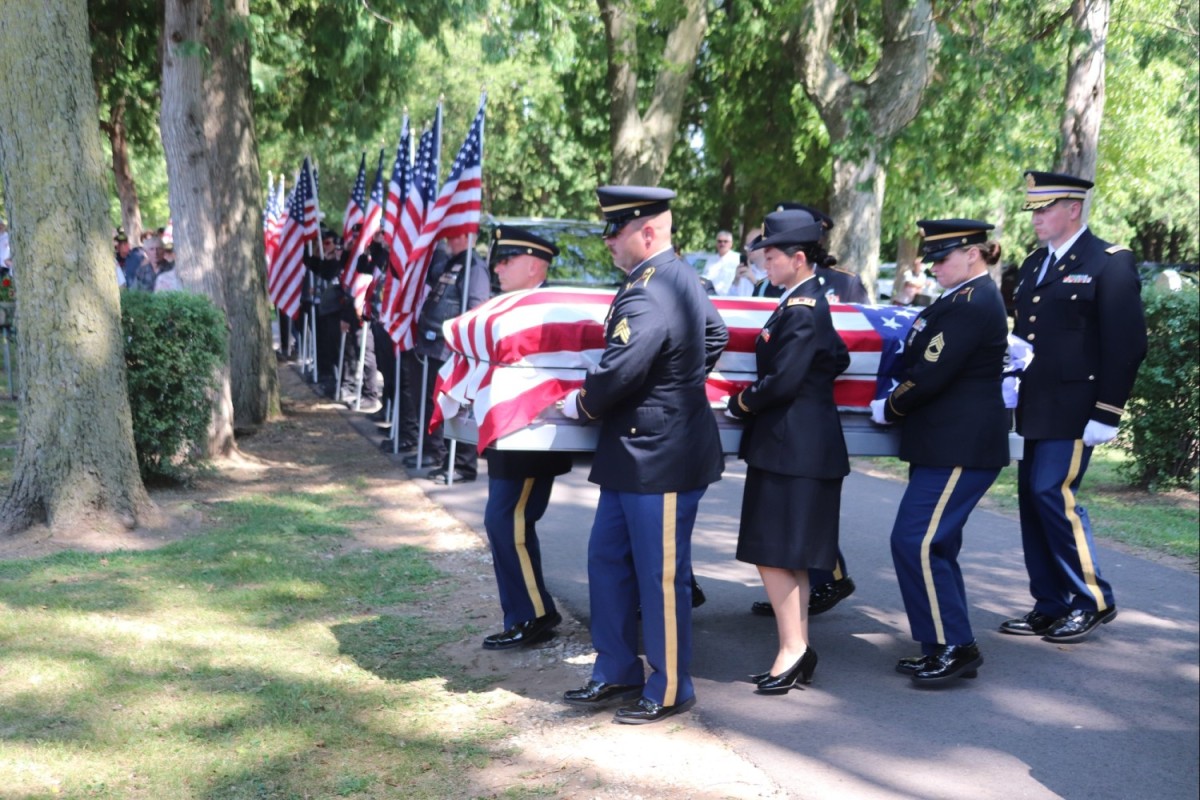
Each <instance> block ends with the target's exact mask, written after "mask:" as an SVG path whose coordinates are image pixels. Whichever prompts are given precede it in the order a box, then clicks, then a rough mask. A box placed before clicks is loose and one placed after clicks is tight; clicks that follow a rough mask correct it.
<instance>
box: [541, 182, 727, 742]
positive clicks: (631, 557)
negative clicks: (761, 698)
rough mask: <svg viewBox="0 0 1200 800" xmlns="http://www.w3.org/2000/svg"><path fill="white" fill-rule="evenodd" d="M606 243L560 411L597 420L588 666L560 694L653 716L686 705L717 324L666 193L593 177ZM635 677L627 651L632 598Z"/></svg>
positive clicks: (620, 717) (715, 464) (716, 438)
mask: <svg viewBox="0 0 1200 800" xmlns="http://www.w3.org/2000/svg"><path fill="white" fill-rule="evenodd" d="M596 194H597V195H598V197H599V200H600V208H601V210H602V211H603V213H604V217H605V220H606V222H607V224H606V225H605V228H604V242H605V245H606V246H607V247H608V250H609V252H610V253H611V254H612V257H613V262H614V263H615V264H616V266H617V267H618V268H619V269H620V270H621V271H622V272H625V273H626V274H627V275H628V280H626V282H625V283H624V284H623V285H622V286H621V287H620V288H619V289H618V290H617V294H616V297H615V298H614V299H613V303H612V305H611V306H610V307H609V312H608V319H607V320H606V322H605V326H604V327H605V348H604V353H603V355H602V356H601V359H600V363H599V364H598V365H597V366H596V367H594V368H593V369H592V370H590V371H589V373H588V375H587V378H586V379H585V380H584V384H583V388H582V389H578V390H575V391H573V392H571V393H570V394H569V395H567V397H566V399H565V401H564V405H563V413H564V414H566V415H567V416H568V417H572V418H580V419H584V420H589V421H590V420H599V421H600V424H601V429H600V439H599V442H598V444H597V446H596V455H595V458H594V461H593V464H592V472H591V475H590V477H589V479H590V480H591V481H592V482H593V483H597V484H599V485H600V501H599V505H598V506H597V508H596V517H595V521H594V522H593V524H592V533H591V539H590V540H589V543H588V581H589V585H590V595H591V614H592V623H591V632H592V644H593V646H594V647H595V648H596V653H597V656H596V664H595V666H594V667H593V669H592V678H591V680H590V681H588V683H587V685H586V686H584V687H583V688H581V689H575V690H571V691H568V692H567V693H566V694H565V695H564V698H563V699H564V700H565V702H567V703H569V704H571V705H576V706H583V707H601V706H605V705H608V704H609V703H611V702H613V701H616V700H622V699H623V700H636V702H635V703H633V704H632V705H627V706H624V707H622V708H620V709H618V711H617V713H616V716H615V717H614V719H615V721H616V722H621V723H629V724H640V723H647V722H656V721H658V720H660V719H663V718H665V717H669V716H671V715H672V714H676V713H678V712H680V711H684V710H686V709H688V708H690V707H691V706H692V705H693V703H694V702H695V690H694V688H693V686H692V679H691V675H690V673H689V667H690V662H691V655H692V638H691V621H692V616H691V615H692V589H691V577H692V558H691V556H692V553H691V537H692V526H693V524H694V523H695V520H696V511H697V508H698V506H699V504H700V498H701V497H702V496H703V495H704V492H705V490H706V489H707V488H708V485H709V484H710V483H713V482H714V481H717V480H720V477H721V471H722V468H723V466H724V465H723V458H722V454H721V441H720V435H719V434H718V431H717V423H716V420H715V419H714V417H713V414H712V410H711V408H710V407H709V404H708V398H707V396H706V393H705V381H706V378H707V375H708V372H709V371H710V370H711V369H712V368H713V366H714V365H715V364H716V362H717V358H718V357H719V356H720V354H721V351H722V350H723V349H724V348H725V344H726V342H727V341H728V339H729V332H728V331H727V330H726V328H725V323H724V322H723V321H722V320H721V317H720V315H719V314H718V313H717V310H716V308H715V307H714V306H713V304H712V301H710V300H709V299H708V296H707V295H706V294H705V293H704V289H703V288H702V287H701V286H700V282H699V281H698V280H696V272H695V270H693V269H692V268H691V267H690V266H689V265H688V264H687V263H686V262H685V261H683V260H681V259H680V258H679V257H678V256H676V255H675V251H674V248H672V247H671V213H670V202H671V199H672V198H673V197H674V196H675V193H674V192H672V191H670V190H668V189H661V188H652V187H645V186H604V187H601V188H599V189H597V191H596ZM639 602H640V605H641V612H642V614H641V616H642V633H643V639H644V641H645V646H646V650H645V652H646V659H647V661H648V662H649V664H650V676H649V678H648V679H647V678H646V675H645V672H644V667H643V664H642V660H641V658H639V657H638V653H639V648H638V623H637V619H638V605H639Z"/></svg>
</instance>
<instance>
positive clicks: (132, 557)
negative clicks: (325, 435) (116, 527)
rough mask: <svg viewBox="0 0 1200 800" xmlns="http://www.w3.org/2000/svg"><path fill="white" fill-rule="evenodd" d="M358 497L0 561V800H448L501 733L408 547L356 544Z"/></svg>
mask: <svg viewBox="0 0 1200 800" xmlns="http://www.w3.org/2000/svg"><path fill="white" fill-rule="evenodd" d="M354 498H355V493H354V492H353V491H350V490H347V489H338V490H335V491H330V492H324V493H290V494H283V495H274V496H271V497H253V498H249V499H246V500H242V501H238V502H235V503H224V504H220V505H218V506H216V507H214V508H213V509H212V519H213V528H212V529H211V530H210V531H209V532H208V533H206V534H204V535H200V536H196V537H194V538H191V539H188V540H185V541H181V542H178V543H175V544H173V545H170V546H168V547H164V548H162V549H160V550H156V551H152V552H138V553H131V552H119V553H111V554H108V555H104V556H101V555H95V554H81V553H63V554H59V555H56V556H53V557H50V558H43V559H37V560H31V561H14V562H7V563H3V564H0V651H2V652H3V653H4V658H3V659H2V660H0V787H4V788H3V790H0V796H4V797H10V796H11V797H101V798H165V797H170V798H260V797H270V798H290V797H295V798H302V797H351V798H353V797H361V798H366V797H379V796H389V797H406V798H408V797H415V798H420V797H427V798H437V797H445V796H450V795H453V794H454V791H453V787H454V782H455V781H457V780H458V778H459V774H460V772H461V770H462V769H463V768H465V767H466V766H469V765H474V766H478V765H480V764H482V763H484V762H485V761H486V759H487V757H488V756H487V753H488V750H487V746H488V744H489V743H490V742H491V741H492V740H494V739H496V738H498V737H499V736H500V735H501V732H500V731H498V730H493V729H491V728H489V727H488V726H487V725H486V724H485V723H482V722H480V721H479V720H478V719H477V718H476V717H475V716H474V715H466V716H464V715H463V714H462V713H461V711H458V712H454V713H455V718H456V720H457V724H456V725H454V726H449V727H448V726H447V725H446V724H445V717H444V715H445V714H449V713H452V712H451V709H461V707H462V705H463V704H464V703H465V705H466V707H467V708H468V709H471V708H472V707H476V706H478V705H479V704H481V703H483V702H484V700H483V696H482V695H478V694H476V693H475V692H476V690H478V689H481V688H483V686H482V685H481V684H479V683H477V682H473V681H469V680H467V679H466V678H465V677H464V676H463V675H462V674H460V673H457V672H455V671H454V670H453V669H450V668H448V667H447V665H446V660H445V659H444V658H439V657H438V647H439V646H441V645H442V644H444V643H446V642H448V641H454V640H457V639H459V638H460V637H461V636H462V635H463V634H464V631H462V630H437V629H433V628H431V627H430V626H429V625H428V624H426V623H425V622H423V621H422V620H421V619H420V618H419V617H417V616H415V615H406V614H405V605H406V604H409V603H412V602H413V601H414V600H417V599H422V600H428V599H429V598H431V597H433V598H436V596H437V594H438V592H439V591H443V590H442V589H440V588H439V586H438V585H437V583H436V580H437V578H438V577H439V575H438V573H437V572H436V571H435V570H434V569H433V568H432V567H431V565H430V564H429V563H428V562H427V561H426V560H425V558H424V556H423V555H422V554H421V553H420V552H419V551H417V550H414V549H411V548H408V549H405V548H402V549H399V550H395V551H387V552H379V551H365V550H362V549H359V548H356V547H352V546H348V545H349V544H350V542H349V540H348V539H347V538H346V537H345V533H346V529H345V527H344V526H345V524H346V523H348V522H350V521H355V520H363V519H367V518H369V516H370V510H369V509H366V508H364V507H361V506H359V505H357V504H356V503H355V502H354Z"/></svg>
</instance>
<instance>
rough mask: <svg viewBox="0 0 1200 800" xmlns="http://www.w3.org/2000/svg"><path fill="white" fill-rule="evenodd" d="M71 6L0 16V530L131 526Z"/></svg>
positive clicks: (120, 381) (90, 130)
mask: <svg viewBox="0 0 1200 800" xmlns="http://www.w3.org/2000/svg"><path fill="white" fill-rule="evenodd" d="M86 31H87V8H86V4H85V3H84V2H83V0H44V2H40V3H31V4H28V5H24V6H22V8H21V10H20V12H19V13H17V12H16V11H15V10H12V9H10V10H9V12H6V13H4V14H0V76H3V77H2V78H0V81H2V82H3V87H2V89H0V91H2V93H3V96H4V102H3V103H0V169H3V175H4V186H5V189H6V192H7V198H6V199H7V208H8V211H9V214H10V221H11V226H12V242H13V250H14V253H15V256H16V258H15V261H16V262H17V263H18V264H19V265H20V272H19V275H18V276H17V277H18V294H17V308H18V314H19V317H20V324H19V325H18V326H17V353H18V359H19V363H20V364H21V376H20V377H21V387H20V391H21V414H20V431H19V444H18V446H17V455H16V462H15V465H14V470H13V480H12V484H11V485H10V487H9V491H8V495H7V497H6V498H5V499H4V501H3V504H0V533H13V532H16V531H19V530H23V529H24V528H27V527H29V526H30V525H32V524H35V523H38V522H46V523H47V524H48V525H49V526H50V528H51V529H52V530H53V531H55V532H59V531H61V532H63V533H72V532H75V531H78V530H81V529H88V528H91V527H95V526H103V525H108V524H112V523H114V522H116V523H119V524H121V525H124V526H126V527H134V526H136V525H137V524H138V522H139V520H140V519H141V518H142V517H143V516H144V515H146V514H149V513H150V512H151V510H152V506H151V503H150V498H149V496H148V495H147V494H146V490H145V488H144V487H143V486H142V480H141V477H140V476H139V474H138V466H137V457H136V454H135V451H134V444H133V427H132V423H131V421H130V410H129V396H128V394H127V389H126V382H125V350H124V345H123V338H122V335H121V303H120V295H119V291H118V289H117V282H116V273H115V265H114V262H113V256H112V236H111V234H112V232H111V227H110V223H109V221H108V192H107V188H106V187H107V175H106V170H105V167H104V163H103V161H104V155H103V149H102V147H101V143H100V133H99V130H98V129H97V127H96V119H97V118H98V111H97V108H96V97H95V93H94V92H93V89H92V78H91V73H92V68H91V62H90V56H89V51H88V42H87V33H86Z"/></svg>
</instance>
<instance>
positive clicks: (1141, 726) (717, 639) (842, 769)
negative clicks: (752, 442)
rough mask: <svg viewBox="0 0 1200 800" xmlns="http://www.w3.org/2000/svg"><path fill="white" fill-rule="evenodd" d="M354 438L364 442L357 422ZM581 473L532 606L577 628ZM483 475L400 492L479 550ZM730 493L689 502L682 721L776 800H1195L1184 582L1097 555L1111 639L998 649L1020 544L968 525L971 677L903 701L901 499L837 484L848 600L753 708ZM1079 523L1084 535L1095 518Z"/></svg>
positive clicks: (1022, 592)
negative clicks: (976, 650)
mask: <svg viewBox="0 0 1200 800" xmlns="http://www.w3.org/2000/svg"><path fill="white" fill-rule="evenodd" d="M353 424H355V426H356V427H358V428H359V430H361V431H363V432H364V433H367V432H368V431H369V430H371V428H370V426H369V423H366V422H365V420H363V418H362V417H361V416H357V417H356V418H355V419H354V421H353ZM372 432H373V431H372ZM372 438H373V439H374V437H372ZM587 473H588V468H587V464H586V463H579V464H577V465H576V467H575V470H574V472H572V473H571V474H569V475H567V476H564V477H563V478H560V479H559V480H558V482H557V483H556V485H555V489H554V494H553V496H552V499H551V504H550V510H549V511H548V513H547V515H546V517H545V519H544V520H543V521H542V523H541V524H540V525H539V534H540V536H541V539H542V550H543V561H544V567H545V573H546V581H547V583H548V584H549V588H550V591H551V592H552V593H553V594H554V596H555V598H556V599H557V600H558V602H559V604H560V605H561V606H563V607H564V608H565V609H566V610H568V611H569V612H570V613H571V614H573V615H574V616H576V617H577V618H579V619H580V620H582V621H584V622H585V623H586V621H587V619H588V615H589V611H588V605H589V603H588V592H587V557H586V556H587V539H588V533H589V530H590V527H591V521H592V516H593V513H594V509H595V505H596V499H597V496H598V489H597V488H596V487H595V486H594V485H592V484H590V483H588V482H587ZM417 474H420V473H417ZM485 476H486V466H485V462H484V460H483V459H480V479H479V481H477V482H475V483H468V484H460V485H458V486H454V487H443V486H435V485H434V484H433V483H431V482H429V481H426V480H423V479H421V478H417V481H418V483H419V484H420V485H421V486H422V487H423V488H425V489H426V491H427V493H428V494H429V496H430V497H432V498H433V499H435V500H436V501H437V502H439V503H440V504H442V505H443V506H444V507H445V508H446V509H447V510H449V511H450V512H451V513H452V514H454V515H455V516H456V517H458V518H459V519H461V520H462V521H464V522H465V523H467V524H468V525H470V526H471V527H472V528H474V529H475V530H476V531H477V532H479V534H480V535H481V536H483V535H484V533H483V507H484V502H485V499H486V493H487V483H486V477H485ZM744 477H745V469H744V465H743V464H742V463H741V462H740V461H737V460H736V459H732V458H730V459H729V460H728V461H727V463H726V471H725V474H724V477H723V479H722V480H721V481H720V482H719V483H717V484H714V485H713V486H711V487H710V488H709V490H708V492H707V494H706V495H705V497H704V500H703V501H702V502H701V505H700V516H699V519H698V520H697V523H696V529H695V534H694V536H693V560H694V566H695V571H696V573H697V576H698V579H699V581H700V583H701V586H702V587H703V589H704V591H705V593H706V594H707V596H708V602H707V603H706V604H705V605H704V606H703V607H702V608H700V609H698V610H697V611H696V613H695V615H694V619H693V625H694V658H693V665H692V672H693V677H694V679H695V682H696V691H697V697H698V702H697V705H696V708H695V710H694V711H693V712H692V713H696V714H699V715H701V718H702V720H703V721H704V723H705V724H706V725H707V726H708V727H709V728H711V729H712V730H714V731H715V732H716V733H718V734H719V735H720V736H722V737H723V738H725V739H726V741H728V742H729V743H730V744H731V746H732V747H733V748H734V749H735V750H736V751H737V752H739V753H740V754H741V755H743V756H744V757H745V758H747V759H748V760H750V761H751V762H752V763H754V764H755V765H757V766H758V767H760V768H761V769H763V770H764V771H765V772H766V773H767V774H769V775H770V776H771V777H772V778H773V779H774V780H775V781H776V782H777V783H778V784H779V786H780V787H782V788H783V789H784V790H785V791H787V792H788V794H789V796H791V797H795V798H855V799H857V798H864V799H865V800H873V799H874V798H939V799H940V798H955V799H957V798H973V799H974V798H980V799H982V798H1003V800H1010V799H1012V798H1052V797H1063V798H1186V799H1187V800H1195V798H1196V797H1197V792H1198V785H1200V770H1198V768H1197V765H1198V763H1200V724H1198V718H1200V663H1198V659H1200V584H1198V582H1197V577H1196V575H1195V574H1194V573H1192V572H1191V571H1188V570H1181V569H1178V568H1175V567H1171V566H1165V565H1162V564H1158V563H1155V562H1153V561H1149V560H1147V559H1144V558H1139V557H1137V556H1133V555H1129V554H1127V553H1124V552H1120V551H1118V550H1114V549H1112V548H1109V547H1101V548H1100V550H1101V567H1102V569H1103V570H1104V574H1105V576H1106V577H1107V578H1108V579H1109V581H1110V582H1111V583H1112V584H1113V587H1114V590H1115V592H1116V597H1117V605H1118V609H1119V616H1118V618H1117V619H1116V620H1114V621H1113V622H1112V623H1111V624H1109V625H1105V626H1102V627H1101V628H1100V630H1099V632H1098V633H1095V634H1093V636H1092V637H1091V638H1090V639H1088V640H1086V641H1084V642H1081V643H1078V644H1073V645H1055V644H1051V643H1049V642H1045V641H1042V640H1041V639H1040V638H1036V637H1015V636H1006V635H1003V634H1000V633H999V632H998V631H997V626H998V625H999V624H1000V622H1001V621H1003V620H1004V619H1007V618H1008V617H1010V616H1017V615H1020V614H1023V613H1025V612H1026V611H1028V610H1029V609H1030V608H1032V601H1031V600H1030V598H1029V595H1028V589H1027V578H1026V575H1025V569H1024V565H1023V561H1022V555H1021V542H1020V533H1019V528H1018V525H1017V522H1016V520H1015V519H1013V518H1011V517H1007V516H1003V515H1000V514H996V513H991V512H985V511H982V510H977V511H976V512H975V514H974V515H973V516H972V517H971V521H970V523H969V525H968V527H967V530H966V536H965V543H964V547H963V551H962V555H961V563H962V566H963V571H964V578H965V581H966V585H967V592H968V599H969V602H970V604H971V622H972V624H973V626H974V628H975V633H976V636H977V638H978V641H979V645H980V648H981V649H982V651H983V655H984V662H985V663H984V665H983V667H982V668H981V669H980V671H979V677H978V678H977V679H976V680H958V681H956V682H955V683H953V684H951V685H949V686H946V687H944V688H941V689H919V688H916V687H915V686H913V685H912V682H911V681H910V680H909V679H907V678H905V677H903V676H901V675H898V674H896V673H895V672H894V671H893V665H894V664H895V661H896V659H897V658H899V657H901V656H906V655H912V654H914V653H916V652H917V649H916V648H915V647H914V645H913V643H912V641H911V639H910V637H909V634H908V623H907V619H906V617H905V614H904V606H903V603H902V601H901V598H900V591H899V589H898V588H897V585H896V578H895V574H894V571H893V568H892V563H891V554H890V550H889V547H888V536H889V534H890V531H891V525H892V520H893V517H894V515H895V509H896V507H897V505H898V503H899V501H900V497H901V494H902V492H903V490H904V484H903V483H901V482H899V481H893V480H885V479H881V478H874V477H871V476H868V475H865V474H862V473H860V472H858V471H855V472H854V473H852V474H851V475H850V476H849V477H848V478H847V479H846V482H845V484H844V488H843V494H842V528H841V541H842V548H843V552H844V553H845V555H846V559H847V563H848V565H849V571H850V575H851V577H853V578H854V580H855V582H856V583H857V585H858V590H857V591H856V592H855V594H854V595H853V596H851V597H850V598H848V599H847V600H844V601H843V602H842V603H841V604H840V605H838V606H837V608H835V609H833V610H832V611H830V612H828V613H827V614H824V615H822V616H820V617H815V618H814V619H813V620H812V622H811V626H810V634H811V636H812V642H813V646H814V647H815V649H816V650H817V652H818V654H819V655H820V662H819V665H818V667H817V670H816V674H815V676H814V682H813V684H812V685H810V686H808V687H805V689H804V690H803V691H792V692H790V693H789V694H787V695H786V696H783V697H764V696H758V695H755V694H754V693H753V692H752V688H751V686H750V684H749V683H748V682H746V676H747V674H749V673H752V672H758V671H760V670H763V669H766V668H767V667H769V666H770V663H771V661H772V659H773V656H774V651H775V641H776V639H775V627H774V622H773V620H770V619H764V618H759V617H755V616H752V615H751V614H750V613H749V609H750V604H751V602H753V601H754V600H758V599H764V598H765V595H764V593H763V591H762V588H761V583H760V581H759V579H758V575H757V572H756V570H755V569H754V567H752V566H750V565H748V564H742V563H740V562H738V561H736V560H734V557H733V554H734V550H735V547H736V543H737V525H738V514H739V510H740V507H741V493H742V483H743V480H744ZM1085 488H1086V481H1085ZM1095 522H1096V527H1097V529H1098V530H1099V531H1101V532H1102V531H1103V529H1104V519H1103V517H1102V516H1101V518H1100V519H1098V520H1095ZM498 616H499V609H497V618H498ZM568 688H573V687H567V686H564V687H563V689H568ZM631 735H633V734H631ZM640 735H644V733H642V734H640Z"/></svg>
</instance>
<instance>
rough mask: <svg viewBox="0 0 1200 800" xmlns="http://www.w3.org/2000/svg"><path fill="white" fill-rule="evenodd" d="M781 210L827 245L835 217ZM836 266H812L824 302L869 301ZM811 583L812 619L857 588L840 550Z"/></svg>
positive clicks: (775, 293) (767, 609) (765, 606)
mask: <svg viewBox="0 0 1200 800" xmlns="http://www.w3.org/2000/svg"><path fill="white" fill-rule="evenodd" d="M780 211H803V212H806V213H808V214H810V215H812V217H813V219H815V220H816V221H817V222H818V223H819V224H820V225H821V228H822V229H823V231H824V233H823V234H822V237H821V242H820V244H821V245H822V246H824V244H825V240H826V237H827V236H828V234H829V231H830V229H832V228H833V217H831V216H829V215H828V214H826V213H825V212H823V211H819V210H817V209H815V208H813V207H812V206H806V205H805V204H803V203H797V202H794V201H791V200H788V201H784V202H782V203H778V204H776V206H775V212H776V213H778V212H780ZM836 263H837V258H835V257H834V256H832V255H829V254H828V252H826V254H825V258H824V259H823V260H822V262H821V263H820V264H814V265H813V271H814V272H815V273H816V275H817V280H818V281H819V283H820V290H821V293H822V294H824V295H825V299H826V300H827V301H828V302H830V303H838V302H841V303H865V302H867V290H866V288H865V287H864V286H863V282H862V278H860V277H859V276H858V275H856V274H854V273H853V272H847V271H846V270H843V269H834V267H833V265H834V264H836ZM764 284H765V286H764ZM769 286H770V281H768V280H767V279H766V278H763V280H762V281H761V282H760V283H759V284H758V285H756V287H755V292H754V294H755V296H757V297H779V296H780V295H781V294H782V291H781V290H778V289H777V288H772V289H768V288H767V287H769ZM815 289H816V287H812V286H811V285H810V284H807V283H806V284H805V287H804V292H805V294H806V295H809V296H811V295H812V293H813V292H814V291H815ZM760 290H761V291H760ZM808 580H809V584H810V587H811V588H810V589H809V592H808V615H809V616H810V617H815V616H817V615H818V614H824V613H825V612H826V611H829V610H830V609H832V608H833V607H834V606H836V605H837V604H838V603H840V602H842V601H843V600H845V599H846V598H847V597H849V596H850V595H852V594H854V590H855V588H856V587H855V585H854V579H853V578H851V577H850V575H849V574H848V573H847V570H846V557H845V556H844V555H842V551H841V548H838V555H837V563H836V564H834V567H833V569H832V570H828V569H810V570H809V571H808ZM750 612H751V613H753V614H757V615H758V616H760V617H771V616H774V615H775V609H773V608H772V607H771V604H770V603H769V602H767V601H766V600H756V601H754V603H752V604H751V606H750Z"/></svg>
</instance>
